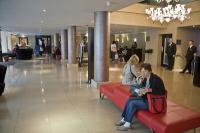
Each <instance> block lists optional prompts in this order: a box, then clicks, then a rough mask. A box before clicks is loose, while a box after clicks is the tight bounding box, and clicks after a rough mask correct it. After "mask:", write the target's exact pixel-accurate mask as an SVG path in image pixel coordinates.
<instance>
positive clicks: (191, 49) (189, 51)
mask: <svg viewBox="0 0 200 133" xmlns="http://www.w3.org/2000/svg"><path fill="white" fill-rule="evenodd" d="M196 53H197V47H196V46H194V41H193V40H190V41H189V48H188V49H187V53H186V65H185V68H184V69H183V71H181V72H180V73H184V72H185V71H186V70H188V71H189V73H191V63H192V61H193V60H194V56H195V55H196Z"/></svg>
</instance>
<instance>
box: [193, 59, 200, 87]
mask: <svg viewBox="0 0 200 133" xmlns="http://www.w3.org/2000/svg"><path fill="white" fill-rule="evenodd" d="M194 64H195V65H194V77H193V84H194V85H195V86H198V87H200V56H196V57H195V63H194Z"/></svg>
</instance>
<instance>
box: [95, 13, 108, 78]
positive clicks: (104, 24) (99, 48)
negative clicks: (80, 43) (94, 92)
mask: <svg viewBox="0 0 200 133" xmlns="http://www.w3.org/2000/svg"><path fill="white" fill-rule="evenodd" d="M94 17H95V18H94V21H95V31H94V80H95V81H97V82H105V81H108V80H109V52H110V13H109V12H106V11H97V12H95V15H94Z"/></svg>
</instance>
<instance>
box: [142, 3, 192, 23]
mask: <svg viewBox="0 0 200 133" xmlns="http://www.w3.org/2000/svg"><path fill="white" fill-rule="evenodd" d="M156 1H158V2H162V1H164V0H156ZM165 1H166V2H167V3H169V2H171V1H172V0H165ZM174 1H179V0H174ZM145 12H146V14H147V15H149V17H148V18H150V19H152V20H153V21H159V22H160V23H163V22H170V21H172V20H176V19H178V20H179V21H181V22H183V21H184V20H185V19H189V18H190V17H189V16H188V15H189V14H190V12H191V8H186V7H185V5H183V4H176V5H175V6H173V5H170V4H168V5H167V6H166V7H163V8H161V7H158V8H154V7H151V8H149V9H146V10H145Z"/></svg>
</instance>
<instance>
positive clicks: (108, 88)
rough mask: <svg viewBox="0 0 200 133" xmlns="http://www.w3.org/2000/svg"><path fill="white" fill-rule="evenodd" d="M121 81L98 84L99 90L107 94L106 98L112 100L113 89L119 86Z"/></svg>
mask: <svg viewBox="0 0 200 133" xmlns="http://www.w3.org/2000/svg"><path fill="white" fill-rule="evenodd" d="M120 85H121V83H120V82H117V83H106V84H102V85H100V88H99V90H100V92H101V93H102V94H103V95H105V96H107V97H108V99H110V100H112V99H113V90H114V89H116V88H117V86H120Z"/></svg>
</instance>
